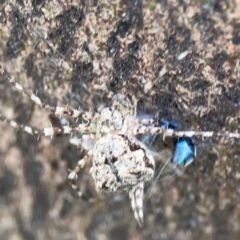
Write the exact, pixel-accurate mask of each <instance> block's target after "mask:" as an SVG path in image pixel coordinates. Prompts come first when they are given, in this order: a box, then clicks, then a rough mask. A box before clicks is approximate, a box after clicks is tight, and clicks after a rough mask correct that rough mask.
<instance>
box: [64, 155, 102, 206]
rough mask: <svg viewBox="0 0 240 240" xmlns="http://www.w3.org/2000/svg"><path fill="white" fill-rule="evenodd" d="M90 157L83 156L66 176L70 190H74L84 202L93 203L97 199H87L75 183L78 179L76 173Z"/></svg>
mask: <svg viewBox="0 0 240 240" xmlns="http://www.w3.org/2000/svg"><path fill="white" fill-rule="evenodd" d="M90 157H91V156H90V155H85V156H84V157H83V158H82V159H81V160H79V161H78V164H77V166H76V167H75V168H74V169H73V170H72V171H71V172H70V174H69V175H68V182H69V184H70V186H71V187H72V189H74V190H75V191H76V192H77V194H78V196H79V197H81V198H82V199H83V200H84V201H87V202H95V201H96V200H97V199H96V198H89V197H88V196H86V195H85V194H84V193H83V192H82V191H81V189H80V187H79V186H78V185H77V183H76V180H77V178H78V176H77V175H78V173H79V172H80V170H81V169H82V168H84V167H85V165H86V164H87V163H88V162H89V160H90Z"/></svg>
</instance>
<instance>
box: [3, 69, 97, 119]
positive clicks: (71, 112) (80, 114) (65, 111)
mask: <svg viewBox="0 0 240 240" xmlns="http://www.w3.org/2000/svg"><path fill="white" fill-rule="evenodd" d="M0 74H1V75H2V76H3V78H4V79H5V80H7V81H8V82H10V83H11V84H12V85H13V86H14V87H15V88H16V89H17V90H18V91H19V92H21V93H23V94H24V95H25V96H27V97H28V98H30V99H31V100H32V101H33V102H34V103H35V104H37V105H38V106H40V107H41V108H44V109H46V110H47V111H49V112H52V113H53V114H56V115H60V116H62V115H66V116H70V117H73V118H81V119H83V120H85V121H92V120H93V119H94V118H95V117H96V118H98V117H99V114H98V113H93V112H85V111H82V110H79V109H78V110H77V109H72V108H66V107H59V106H51V105H49V104H47V103H45V102H43V101H42V100H41V99H40V98H39V97H38V96H37V95H36V94H34V93H32V92H31V91H29V90H27V89H26V88H24V87H23V86H22V85H21V84H19V83H18V82H16V80H15V79H14V78H13V77H9V76H8V74H7V73H6V71H5V70H3V68H2V67H1V66H0Z"/></svg>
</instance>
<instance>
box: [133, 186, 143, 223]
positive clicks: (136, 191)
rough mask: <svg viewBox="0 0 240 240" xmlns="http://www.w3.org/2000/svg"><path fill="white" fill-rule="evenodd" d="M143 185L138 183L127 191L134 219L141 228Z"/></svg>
mask: <svg viewBox="0 0 240 240" xmlns="http://www.w3.org/2000/svg"><path fill="white" fill-rule="evenodd" d="M143 191H144V183H143V182H141V183H138V184H137V185H135V186H134V187H132V189H131V190H130V191H129V198H130V201H131V206H132V210H133V213H134V217H135V219H136V221H137V222H138V224H139V226H140V227H142V226H143V195H144V192H143Z"/></svg>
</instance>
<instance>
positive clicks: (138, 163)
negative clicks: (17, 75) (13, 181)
mask: <svg viewBox="0 0 240 240" xmlns="http://www.w3.org/2000/svg"><path fill="white" fill-rule="evenodd" d="M0 70H1V71H0V73H1V75H2V76H3V78H4V79H6V80H8V81H9V82H10V83H11V84H13V85H14V86H15V88H16V89H17V90H19V91H20V92H22V93H23V94H25V95H26V96H28V97H29V98H30V99H31V100H32V101H33V102H34V103H35V104H37V105H38V106H40V107H42V108H44V109H46V110H48V111H50V112H52V113H54V114H56V115H60V116H61V115H67V116H71V117H73V118H81V119H82V120H83V121H84V122H86V123H81V124H78V125H77V126H76V127H70V126H62V127H61V128H55V127H50V128H44V129H42V130H39V129H36V128H32V127H29V126H24V125H21V124H18V123H16V122H15V121H12V120H7V119H6V118H4V117H2V116H1V117H0V119H1V120H2V121H5V122H8V123H9V124H10V125H11V126H13V127H15V128H18V129H22V130H23V131H25V132H27V133H29V134H32V135H44V136H52V135H53V134H56V133H61V134H70V133H73V132H79V133H81V138H80V139H78V140H77V141H76V140H74V139H72V143H73V144H76V145H77V146H78V147H79V148H80V147H82V148H84V149H85V150H87V151H88V154H87V155H86V156H85V157H84V158H83V159H81V160H80V161H78V164H77V166H76V168H75V169H74V170H72V171H71V172H70V174H69V176H68V179H69V183H70V184H71V186H72V188H73V189H76V190H77V192H78V195H79V196H81V197H84V195H83V193H82V192H81V190H80V189H79V187H78V186H77V184H76V179H77V174H78V172H79V171H80V170H81V169H82V168H83V167H84V166H85V165H86V164H87V163H88V162H89V161H90V160H91V161H92V166H91V169H90V174H91V176H92V178H93V180H94V182H95V186H96V189H97V191H98V192H116V191H127V192H128V193H129V197H130V200H131V207H132V209H133V212H134V216H135V219H136V220H137V222H138V224H139V225H140V226H142V225H143V195H144V184H145V183H146V182H149V181H151V180H152V179H153V176H154V171H155V160H154V156H153V154H152V152H151V151H150V150H149V149H148V148H147V147H146V146H145V145H144V144H143V143H142V142H141V141H139V140H137V138H135V136H136V135H138V134H149V133H150V134H156V135H159V134H161V135H164V136H170V137H173V138H175V139H181V141H179V142H178V143H179V144H180V145H182V144H183V146H184V147H185V145H186V137H188V138H191V137H192V136H202V137H214V136H217V137H218V136H222V137H234V138H239V134H238V133H227V132H219V133H215V132H206V131H205V132H202V131H177V130H176V127H174V126H172V127H171V126H166V124H164V125H163V126H162V127H159V126H158V124H156V123H157V122H158V120H157V121H156V119H154V118H142V119H138V118H137V117H136V111H135V107H136V104H137V101H136V100H134V99H131V98H130V99H129V98H127V97H126V96H124V95H121V94H118V95H116V96H114V97H112V101H113V104H112V106H111V107H106V108H102V109H100V110H99V111H98V112H96V113H92V112H84V111H81V110H76V109H70V108H63V107H58V106H56V107H54V106H50V105H48V104H46V103H44V102H42V101H41V99H40V98H39V97H37V96H36V95H35V94H33V93H31V92H29V91H28V90H27V89H25V88H23V87H22V86H21V85H20V84H19V83H17V82H16V81H15V80H14V79H12V78H10V77H8V76H7V74H6V72H5V71H4V70H3V69H0ZM176 146H178V145H176ZM181 149H183V148H182V146H181ZM188 149H189V148H188ZM178 150H179V148H177V152H178ZM181 153H182V152H181V151H180V154H181ZM185 153H186V152H185ZM185 153H184V152H183V154H185ZM187 154H188V153H187ZM178 155H179V153H178ZM176 156H177V155H176ZM174 159H175V160H174ZM191 160H192V159H191ZM174 161H175V164H176V165H178V164H179V159H178V158H177V157H175V156H174V157H173V162H174ZM188 163H189V162H188Z"/></svg>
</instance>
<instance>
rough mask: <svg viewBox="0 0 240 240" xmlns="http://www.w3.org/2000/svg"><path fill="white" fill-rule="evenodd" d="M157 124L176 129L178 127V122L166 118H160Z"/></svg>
mask: <svg viewBox="0 0 240 240" xmlns="http://www.w3.org/2000/svg"><path fill="white" fill-rule="evenodd" d="M159 123H161V124H159V125H162V127H163V128H170V129H178V128H180V124H179V123H177V122H169V121H168V120H166V119H161V120H160V121H159Z"/></svg>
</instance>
